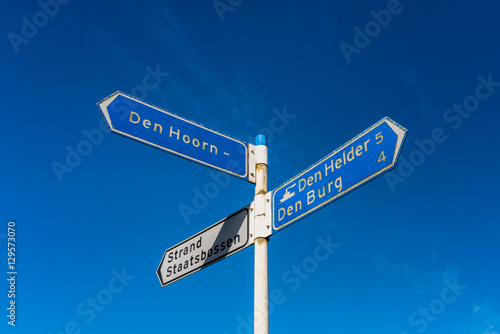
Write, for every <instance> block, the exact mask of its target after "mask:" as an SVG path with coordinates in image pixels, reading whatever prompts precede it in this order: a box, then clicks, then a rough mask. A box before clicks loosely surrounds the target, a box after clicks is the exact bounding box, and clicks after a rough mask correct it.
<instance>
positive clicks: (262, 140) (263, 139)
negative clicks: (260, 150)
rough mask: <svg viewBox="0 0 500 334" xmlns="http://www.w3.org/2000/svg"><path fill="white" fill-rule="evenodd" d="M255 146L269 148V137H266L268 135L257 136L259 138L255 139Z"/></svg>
mask: <svg viewBox="0 0 500 334" xmlns="http://www.w3.org/2000/svg"><path fill="white" fill-rule="evenodd" d="M255 145H264V146H267V137H266V135H257V137H255Z"/></svg>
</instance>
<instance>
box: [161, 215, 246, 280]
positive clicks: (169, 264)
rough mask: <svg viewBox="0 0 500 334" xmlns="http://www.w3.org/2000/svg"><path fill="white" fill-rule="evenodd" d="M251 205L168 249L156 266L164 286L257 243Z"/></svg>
mask: <svg viewBox="0 0 500 334" xmlns="http://www.w3.org/2000/svg"><path fill="white" fill-rule="evenodd" d="M249 210H250V205H248V206H246V207H244V208H243V209H241V210H240V211H238V212H236V213H234V214H232V215H231V216H229V217H226V218H224V219H222V220H221V221H219V222H217V223H215V224H214V225H212V226H210V227H208V228H206V229H205V230H203V231H201V232H200V233H198V234H195V235H193V236H192V237H190V238H189V239H187V240H184V241H183V242H181V243H178V244H177V245H175V246H173V247H171V248H169V249H167V250H166V251H165V254H164V255H163V258H162V259H161V262H160V265H159V266H158V269H157V270H156V274H157V275H158V279H159V280H160V283H161V285H162V286H166V285H168V284H170V283H173V282H175V281H177V280H180V279H181V278H183V277H186V276H188V275H191V274H192V273H194V272H196V271H198V270H200V269H203V268H205V267H208V266H209V265H211V264H214V263H215V262H217V261H219V260H222V259H224V258H226V257H228V256H230V255H232V254H234V253H236V252H238V251H240V250H242V249H244V248H246V247H248V246H250V245H252V244H253V243H254V240H253V239H252V238H250V219H249Z"/></svg>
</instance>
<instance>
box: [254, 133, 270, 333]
mask: <svg viewBox="0 0 500 334" xmlns="http://www.w3.org/2000/svg"><path fill="white" fill-rule="evenodd" d="M255 144H256V148H255V150H256V166H255V171H256V175H255V176H256V177H255V273H254V275H255V276H254V279H255V281H254V334H268V333H269V268H268V247H267V244H268V239H267V235H269V234H268V233H267V230H268V229H269V228H270V226H268V223H267V221H268V220H267V219H266V193H267V138H266V136H264V135H258V136H257V137H256V141H255Z"/></svg>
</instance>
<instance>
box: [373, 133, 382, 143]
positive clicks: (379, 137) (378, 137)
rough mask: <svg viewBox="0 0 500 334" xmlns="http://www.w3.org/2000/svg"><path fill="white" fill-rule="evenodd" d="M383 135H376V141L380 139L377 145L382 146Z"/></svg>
mask: <svg viewBox="0 0 500 334" xmlns="http://www.w3.org/2000/svg"><path fill="white" fill-rule="evenodd" d="M381 133H382V132H379V133H377V134H376V135H375V139H376V140H379V139H380V140H379V141H377V144H380V143H381V142H382V140H384V136H382V135H381Z"/></svg>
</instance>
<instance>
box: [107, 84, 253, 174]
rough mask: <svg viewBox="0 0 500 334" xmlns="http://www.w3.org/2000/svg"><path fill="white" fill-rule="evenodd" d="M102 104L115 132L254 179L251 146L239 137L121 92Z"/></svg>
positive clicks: (109, 125) (111, 129) (110, 126)
mask: <svg viewBox="0 0 500 334" xmlns="http://www.w3.org/2000/svg"><path fill="white" fill-rule="evenodd" d="M98 106H99V109H100V110H101V112H102V114H103V116H104V118H105V120H106V122H107V124H108V127H109V129H110V131H112V132H114V133H117V134H120V135H122V136H125V137H128V138H131V139H134V140H136V141H139V142H141V143H144V144H147V145H150V146H153V147H155V148H158V149H161V150H164V151H166V152H169V153H172V154H175V155H177V156H180V157H182V158H185V159H188V160H192V161H195V162H198V163H200V164H202V165H205V166H208V167H211V168H214V169H217V170H220V171H222V172H226V173H228V174H230V175H233V176H236V177H239V178H242V179H244V180H247V181H249V182H252V183H254V181H253V180H252V179H250V178H249V174H250V173H249V164H248V146H247V144H245V143H243V142H241V141H239V140H236V139H233V138H230V137H228V136H225V135H223V134H220V133H217V132H215V131H212V130H210V129H207V128H206V127H204V126H202V125H199V124H196V123H194V122H192V121H189V120H186V119H184V118H181V117H179V116H177V115H175V114H173V113H170V112H168V111H166V110H162V109H160V108H158V107H155V106H152V105H149V104H146V103H144V102H142V101H140V100H138V99H136V98H133V97H131V96H128V95H125V94H123V93H121V92H116V93H114V94H112V95H111V96H109V97H107V98H106V99H104V100H103V101H101V102H99V103H98Z"/></svg>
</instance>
